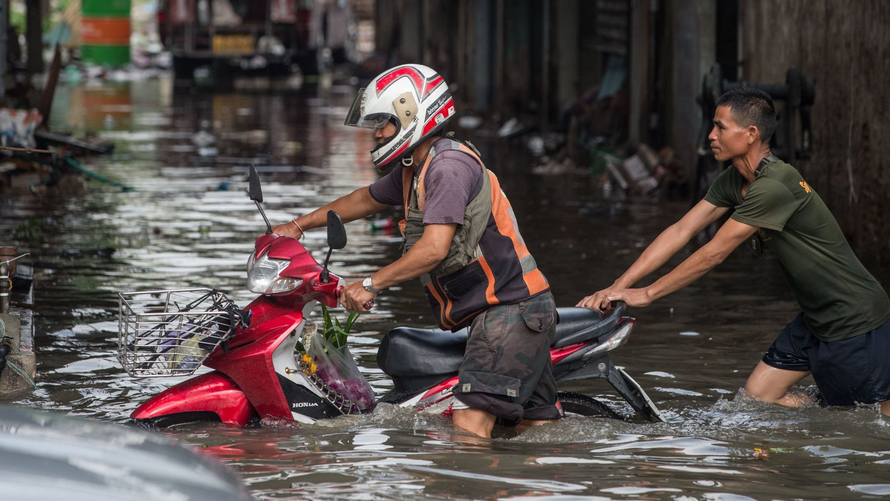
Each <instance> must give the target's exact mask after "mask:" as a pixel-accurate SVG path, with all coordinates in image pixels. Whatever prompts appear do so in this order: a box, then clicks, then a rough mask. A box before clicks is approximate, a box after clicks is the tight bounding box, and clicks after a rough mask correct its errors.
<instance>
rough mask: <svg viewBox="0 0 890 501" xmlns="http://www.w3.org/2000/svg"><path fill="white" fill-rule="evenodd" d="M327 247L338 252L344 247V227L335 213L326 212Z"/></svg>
mask: <svg viewBox="0 0 890 501" xmlns="http://www.w3.org/2000/svg"><path fill="white" fill-rule="evenodd" d="M328 246H329V247H330V248H331V249H337V250H340V249H342V248H343V247H346V227H345V226H343V220H342V219H340V215H339V214H337V213H336V212H334V211H332V210H329V211H328Z"/></svg>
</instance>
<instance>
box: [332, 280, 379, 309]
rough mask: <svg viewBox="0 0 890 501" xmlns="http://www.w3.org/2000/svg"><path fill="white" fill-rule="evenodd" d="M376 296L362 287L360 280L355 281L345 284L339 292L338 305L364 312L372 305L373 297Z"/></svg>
mask: <svg viewBox="0 0 890 501" xmlns="http://www.w3.org/2000/svg"><path fill="white" fill-rule="evenodd" d="M375 297H376V296H375V295H374V294H372V293H370V292H368V291H366V290H365V288H364V287H362V284H361V282H355V283H352V284H349V285H347V286H346V287H344V288H343V290H342V291H341V292H340V305H341V306H343V307H344V308H346V310H347V311H358V312H361V313H364V312H366V311H369V310H370V309H371V307H372V306H374V298H375Z"/></svg>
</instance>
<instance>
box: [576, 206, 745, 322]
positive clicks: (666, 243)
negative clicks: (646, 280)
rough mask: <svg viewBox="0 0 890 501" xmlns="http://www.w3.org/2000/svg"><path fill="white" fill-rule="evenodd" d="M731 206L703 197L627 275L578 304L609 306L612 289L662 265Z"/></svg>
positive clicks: (656, 242)
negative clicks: (608, 296)
mask: <svg viewBox="0 0 890 501" xmlns="http://www.w3.org/2000/svg"><path fill="white" fill-rule="evenodd" d="M727 210H728V209H727V208H726V207H717V206H716V205H714V204H712V203H710V202H708V201H705V200H702V201H701V202H699V203H698V204H696V205H695V207H693V208H692V209H690V210H689V212H687V213H686V215H684V216H683V218H682V219H680V220H679V221H677V222H676V223H674V224H672V225H671V226H669V227H668V228H667V229H666V230H664V231H663V232H661V234H660V235H658V238H656V239H655V240H654V241H653V242H652V243H651V244H649V246H648V247H646V250H645V251H643V254H642V255H640V257H639V258H638V259H637V260H636V261H635V262H634V264H633V265H631V267H630V268H628V269H627V271H625V272H624V274H623V275H621V276H620V277H619V278H618V279H617V280H615V283H613V284H612V286H611V287H608V288H606V289H603V290H601V291H599V292H596V293H595V294H592V295H590V296H587V297H585V298H584V299H582V300H581V301H579V302H578V304H577V306H582V307H585V308H593V309H600V310H601V308H600V307H599V305H600V304H606V306H605V307H606V308H607V309H608V302H605V303H604V301H603V298H604V297H605V296H607V295H608V294H609V293H611V292H612V291H615V290H621V289H627V288H628V287H631V286H632V285H633V284H635V283H637V282H638V281H639V280H640V279H642V278H643V277H645V276H646V275H648V274H650V273H652V272H653V271H655V270H657V269H658V268H660V267H661V266H662V265H663V264H664V263H666V262H667V261H668V259H670V258H671V257H672V256H673V255H674V254H676V253H677V251H679V250H680V249H682V248H683V246H685V245H686V244H687V243H689V241H690V240H691V239H692V237H694V236H695V235H697V234H698V233H699V232H700V231H702V230H703V229H705V227H706V226H708V225H709V224H711V223H713V222H714V221H716V220H718V219H720V217H721V216H722V215H723V214H725V213H726V211H727ZM601 311H602V310H601Z"/></svg>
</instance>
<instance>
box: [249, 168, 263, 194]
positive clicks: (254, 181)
mask: <svg viewBox="0 0 890 501" xmlns="http://www.w3.org/2000/svg"><path fill="white" fill-rule="evenodd" d="M249 183H250V184H249V185H248V188H247V195H248V196H249V197H250V199H251V200H253V201H254V202H258V203H263V189H262V188H261V187H260V175H259V174H257V171H256V166H255V165H251V166H250V179H249Z"/></svg>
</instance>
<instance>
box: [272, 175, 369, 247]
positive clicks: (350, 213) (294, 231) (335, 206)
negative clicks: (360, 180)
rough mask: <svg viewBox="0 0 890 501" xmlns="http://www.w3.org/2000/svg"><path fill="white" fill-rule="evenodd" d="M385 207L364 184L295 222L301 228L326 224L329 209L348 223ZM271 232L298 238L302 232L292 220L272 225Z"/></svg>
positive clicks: (307, 228)
mask: <svg viewBox="0 0 890 501" xmlns="http://www.w3.org/2000/svg"><path fill="white" fill-rule="evenodd" d="M385 207H386V205H384V204H382V203H380V202H378V201H376V200H374V197H372V196H371V190H370V188H368V187H367V186H366V187H364V188H359V189H357V190H355V191H353V192H352V193H350V194H349V195H346V196H344V197H340V198H338V199H337V200H334V201H333V202H331V203H329V204H327V205H325V206H324V207H321V208H319V209H316V210H314V211H312V212H310V213H309V214H304V215H302V216H300V217H298V218H297V223H299V225H300V228H303V230H309V229H311V228H318V227H321V226H326V225H327V224H328V211H331V210H333V211H335V212H336V213H337V214H339V215H340V218H341V219H343V222H344V223H348V222H350V221H355V220H356V219H361V218H363V217H366V216H370V215H371V214H375V213H377V212H380V211H381V210H383V208H385ZM272 233H275V234H276V235H282V236H286V237H294V238H300V235H301V234H302V232H301V231H300V229H299V228H297V225H295V224H294V223H293V221H291V222H287V223H284V224H279V225H276V226H273V227H272Z"/></svg>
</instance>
